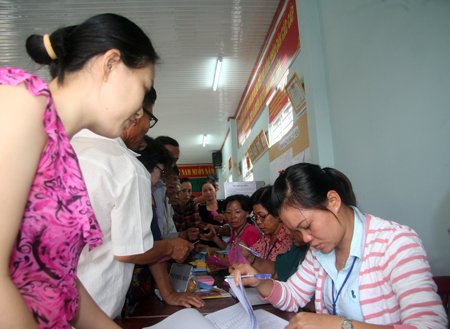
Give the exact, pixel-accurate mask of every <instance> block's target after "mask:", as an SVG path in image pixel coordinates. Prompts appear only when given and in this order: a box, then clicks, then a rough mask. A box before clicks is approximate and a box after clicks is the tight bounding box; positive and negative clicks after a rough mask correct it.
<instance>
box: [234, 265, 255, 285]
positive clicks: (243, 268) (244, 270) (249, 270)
mask: <svg viewBox="0 0 450 329" xmlns="http://www.w3.org/2000/svg"><path fill="white" fill-rule="evenodd" d="M228 271H229V272H230V274H231V275H234V283H235V284H236V286H239V277H240V276H242V275H254V274H260V273H259V272H258V271H257V270H256V269H254V268H253V267H251V266H250V265H249V264H238V263H233V265H232V266H230V267H229V269H228ZM241 281H242V284H243V285H244V286H251V287H257V286H259V285H260V284H261V282H262V280H259V279H256V278H242V279H241Z"/></svg>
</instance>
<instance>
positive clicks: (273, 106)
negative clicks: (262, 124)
mask: <svg viewBox="0 0 450 329" xmlns="http://www.w3.org/2000/svg"><path fill="white" fill-rule="evenodd" d="M288 102H289V97H288V95H287V94H286V93H285V92H284V90H278V92H277V93H276V94H275V96H274V97H273V99H272V101H271V102H270V104H269V123H272V121H273V120H274V119H275V118H276V116H277V115H278V113H280V111H281V110H282V109H283V108H284V107H285V106H286V104H287V103H288Z"/></svg>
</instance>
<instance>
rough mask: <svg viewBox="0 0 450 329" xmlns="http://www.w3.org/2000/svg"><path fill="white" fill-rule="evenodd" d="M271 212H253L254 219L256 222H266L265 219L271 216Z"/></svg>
mask: <svg viewBox="0 0 450 329" xmlns="http://www.w3.org/2000/svg"><path fill="white" fill-rule="evenodd" d="M269 215H270V214H269V213H267V214H264V215H260V214H253V219H254V220H255V222H258V221H260V222H261V223H263V222H264V220H265V219H266V218H267V217H268V216H269Z"/></svg>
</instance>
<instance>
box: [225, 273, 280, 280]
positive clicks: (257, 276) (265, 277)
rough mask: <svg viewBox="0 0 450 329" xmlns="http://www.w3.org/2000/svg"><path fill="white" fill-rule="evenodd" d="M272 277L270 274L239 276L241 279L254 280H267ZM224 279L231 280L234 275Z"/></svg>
mask: <svg viewBox="0 0 450 329" xmlns="http://www.w3.org/2000/svg"><path fill="white" fill-rule="evenodd" d="M271 277H272V274H247V275H241V278H242V279H244V278H256V279H259V280H269V279H270V278H271ZM225 278H227V279H233V278H234V275H227V276H226V277H225Z"/></svg>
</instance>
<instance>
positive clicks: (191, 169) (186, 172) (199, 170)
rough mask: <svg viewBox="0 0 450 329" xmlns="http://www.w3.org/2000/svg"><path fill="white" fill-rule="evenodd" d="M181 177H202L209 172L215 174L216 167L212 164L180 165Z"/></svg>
mask: <svg viewBox="0 0 450 329" xmlns="http://www.w3.org/2000/svg"><path fill="white" fill-rule="evenodd" d="M178 169H179V170H180V177H190V178H202V177H206V176H207V175H208V174H210V175H215V174H216V169H214V167H213V166H212V165H194V166H189V165H179V166H178Z"/></svg>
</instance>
